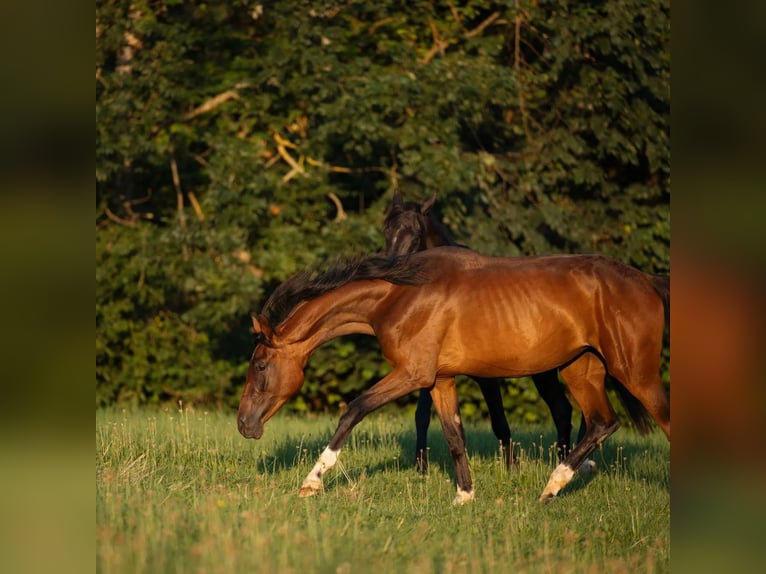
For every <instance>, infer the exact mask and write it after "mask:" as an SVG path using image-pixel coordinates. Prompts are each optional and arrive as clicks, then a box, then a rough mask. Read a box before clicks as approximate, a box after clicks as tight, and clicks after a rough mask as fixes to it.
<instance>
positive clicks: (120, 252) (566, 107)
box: [96, 0, 670, 420]
mask: <svg viewBox="0 0 766 574" xmlns="http://www.w3.org/2000/svg"><path fill="white" fill-rule="evenodd" d="M669 34H670V14H669V2H667V0H660V1H659V2H639V1H638V0H623V1H610V2H603V1H601V2H565V1H540V2H538V1H528V0H516V1H515V2H493V1H490V0H477V1H473V2H458V1H455V2H450V1H444V2H443V1H437V0H433V1H422V0H421V1H415V2H407V3H400V2H395V1H393V0H380V1H377V2H364V1H355V0H345V1H340V2H337V1H326V0H325V1H307V0H283V1H281V2H273V3H272V2H253V1H245V0H236V1H227V2H221V1H218V0H213V1H208V2H197V1H194V2H188V1H183V2H182V1H180V0H165V1H158V2H145V1H137V0H133V1H125V0H112V1H98V2H97V3H96V403H97V405H106V404H112V403H115V402H121V403H135V404H143V403H156V402H163V401H170V400H177V399H184V400H185V401H187V402H189V401H192V402H210V403H217V404H232V403H236V402H237V401H238V398H239V393H240V391H241V388H242V384H243V382H244V372H245V367H246V364H247V359H248V357H249V356H250V353H251V351H252V337H251V334H250V332H249V328H250V320H249V315H250V313H251V312H256V311H258V310H259V309H260V307H261V305H262V304H263V301H264V299H265V296H267V295H268V294H269V293H270V292H271V290H272V289H273V288H274V287H275V286H276V285H277V284H278V283H279V282H280V281H281V280H283V279H285V278H286V277H288V276H289V275H290V274H292V273H293V272H295V271H297V270H299V269H302V268H305V267H307V266H315V265H321V264H322V263H323V262H325V261H327V260H329V259H331V258H334V257H336V256H343V255H352V254H359V253H372V252H375V251H378V250H380V249H381V248H382V246H383V238H382V232H381V228H382V221H383V215H384V210H385V207H386V204H387V203H388V201H390V198H391V193H392V190H393V189H394V188H395V187H397V186H398V187H399V188H400V189H402V190H403V192H404V194H405V197H406V198H407V199H413V200H422V199H424V198H425V197H427V196H430V195H431V194H433V193H434V192H437V193H438V201H437V207H438V208H439V210H440V213H441V215H442V217H443V220H444V221H445V223H446V224H447V226H448V227H449V228H450V230H451V231H452V232H453V234H454V235H455V237H456V238H457V239H458V240H459V241H460V242H462V243H464V244H467V245H470V246H471V247H473V248H474V249H477V250H479V251H482V252H486V253H490V254H506V255H517V254H539V253H549V252H560V251H566V252H600V253H605V254H608V255H611V256H613V257H616V258H618V259H620V260H622V261H625V262H627V263H630V264H632V265H634V266H636V267H638V268H640V269H642V270H645V271H649V272H669V264H670V255H669V246H670V210H669V202H670V151H669V108H670V103H669V102H670V83H669V76H670V55H669ZM387 369H388V367H387V365H386V364H385V362H384V361H383V359H382V357H381V356H380V353H379V350H378V349H377V343H376V342H375V341H374V339H372V338H369V337H346V338H343V339H340V340H336V341H334V342H332V343H329V344H328V345H326V346H325V347H323V348H321V349H320V350H319V351H318V352H317V353H316V354H315V355H314V357H313V358H312V360H311V362H310V363H309V366H308V368H307V377H306V381H307V383H306V386H305V387H304V390H303V392H302V393H301V396H300V397H299V398H297V399H296V400H295V401H292V402H291V403H290V405H291V406H292V408H295V409H312V410H321V409H328V408H329V409H334V408H337V406H338V405H340V404H342V403H343V402H344V401H347V400H349V398H351V397H353V396H355V395H357V394H358V393H359V391H360V390H361V389H362V388H365V387H367V386H369V385H370V384H372V383H373V382H374V381H375V380H377V379H378V378H379V377H380V376H381V374H383V373H385V372H387ZM665 376H666V377H667V374H665ZM461 385H462V386H463V387H464V388H463V389H462V391H461V392H462V397H463V405H464V407H463V408H464V411H465V413H466V414H467V415H471V414H472V413H475V412H477V411H481V409H483V408H484V405H483V403H482V401H481V400H480V399H479V396H480V395H479V392H478V387H477V386H476V385H474V384H472V383H461ZM508 389H509V392H508V393H506V395H507V396H506V399H507V402H508V407H509V408H508V410H509V414H513V415H515V416H516V417H517V418H518V417H525V418H527V419H528V420H534V419H536V418H537V417H538V416H539V413H540V412H541V411H540V404H539V400H538V397H537V394H536V392H535V391H534V387H533V386H532V385H531V383H530V382H529V381H528V380H524V379H523V380H519V381H515V382H513V383H512V384H511V385H510V386H509V387H508Z"/></svg>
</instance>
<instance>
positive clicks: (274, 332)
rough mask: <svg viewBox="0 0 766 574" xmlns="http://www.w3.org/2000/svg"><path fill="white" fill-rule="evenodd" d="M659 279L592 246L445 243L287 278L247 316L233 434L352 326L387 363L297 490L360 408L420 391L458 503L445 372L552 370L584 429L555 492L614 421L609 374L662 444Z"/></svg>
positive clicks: (259, 431) (557, 476)
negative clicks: (250, 344) (531, 250)
mask: <svg viewBox="0 0 766 574" xmlns="http://www.w3.org/2000/svg"><path fill="white" fill-rule="evenodd" d="M668 287H669V283H668V282H667V280H666V279H665V278H656V277H654V276H651V275H647V274H645V273H641V272H640V271H637V270H636V269H633V268H632V267H629V266H627V265H624V264H622V263H619V262H617V261H614V260H612V259H608V258H606V257H602V256H590V255H561V256H549V257H520V258H499V257H486V256H483V255H479V254H478V253H474V252H472V251H470V250H467V249H460V248H455V247H438V248H434V249H428V250H426V251H422V252H420V253H416V254H414V255H409V256H403V257H393V258H380V257H377V258H370V259H366V260H362V261H358V262H356V263H353V264H351V265H348V266H344V267H336V268H331V269H330V270H329V271H326V272H324V273H321V274H319V275H317V276H314V275H313V274H311V273H301V274H298V275H297V276H295V277H293V278H292V279H288V280H287V281H286V282H284V283H283V284H282V285H280V286H279V287H278V288H277V289H276V290H275V291H274V293H273V294H272V295H271V297H270V298H269V299H268V301H267V302H266V304H265V306H264V309H263V312H262V314H261V315H260V316H258V317H254V318H253V328H254V330H255V332H256V336H257V339H258V342H257V344H256V346H255V349H254V351H253V355H252V357H251V359H250V367H249V369H248V373H247V383H246V385H245V389H244V391H243V394H242V400H241V402H240V406H239V412H238V415H237V424H238V427H239V431H240V433H242V435H243V436H245V437H248V438H251V437H252V438H260V437H261V436H262V435H263V427H264V423H265V422H266V421H267V420H269V418H271V417H272V416H273V415H274V413H276V412H277V411H278V410H279V409H280V408H281V407H282V405H284V404H285V402H286V401H287V400H289V399H290V398H291V397H292V396H294V395H295V394H296V393H297V392H298V391H299V390H300V388H301V386H302V385H303V376H304V375H303V369H304V367H305V366H306V362H307V361H308V358H309V356H310V355H311V353H312V352H313V351H314V350H315V349H316V348H317V347H318V346H319V345H321V344H323V343H325V342H326V341H329V340H330V339H333V338H335V337H339V336H342V335H347V334H351V333H362V334H367V335H374V336H375V337H377V339H378V341H379V343H380V347H381V350H382V352H383V354H384V356H385V357H386V359H387V360H388V362H389V363H390V364H391V365H392V367H393V369H392V371H391V372H390V373H389V374H388V375H387V376H386V377H384V378H383V379H381V380H380V381H378V382H377V383H376V384H375V385H373V386H372V387H371V388H369V389H367V390H366V391H364V392H363V393H362V394H361V395H360V396H359V397H357V398H356V399H354V400H353V401H351V402H350V403H349V405H348V408H347V409H346V411H345V412H344V413H343V415H342V416H341V417H340V420H339V422H338V427H337V429H336V431H335V434H334V435H333V437H332V438H331V440H330V443H329V445H328V446H327V448H326V449H325V450H324V452H323V453H322V454H321V456H320V457H319V460H318V461H317V463H316V465H315V466H314V468H313V469H312V470H311V472H310V473H309V474H308V476H306V478H305V479H304V481H303V484H302V485H301V489H300V495H301V496H311V495H313V494H316V493H317V492H319V491H320V490H321V488H322V476H323V475H324V473H325V472H326V471H327V470H329V469H330V468H332V467H333V466H334V465H335V463H336V461H337V457H338V453H339V452H340V449H341V448H342V447H343V445H344V444H345V443H346V440H347V439H348V436H349V434H350V432H351V430H352V429H353V427H354V426H355V425H356V424H357V423H359V421H361V420H362V419H363V418H364V417H365V416H366V415H367V414H369V413H370V412H372V411H374V410H375V409H377V408H379V407H381V406H383V405H385V404H387V403H389V402H391V401H393V400H395V399H397V398H399V397H402V396H404V395H407V394H409V393H411V392H413V391H418V390H420V389H431V396H432V398H433V400H434V406H435V407H436V412H437V413H438V415H439V419H440V421H441V425H442V429H443V431H444V436H445V438H446V439H447V444H448V447H449V450H450V453H451V455H452V458H453V462H454V464H455V476H456V481H457V496H456V499H455V502H457V503H463V502H466V501H469V500H472V499H473V497H474V490H473V484H472V479H471V474H470V470H469V468H468V461H467V458H466V452H465V436H464V433H463V427H462V423H461V420H460V413H459V410H458V399H457V392H456V389H455V376H456V375H459V374H467V375H471V376H479V377H489V378H494V377H520V376H526V375H530V374H534V373H542V372H545V371H548V370H551V369H554V368H557V367H558V368H560V372H561V376H562V378H563V379H564V380H565V381H566V383H567V385H568V386H569V389H570V391H571V393H572V395H573V397H574V398H575V400H576V401H577V403H578V404H579V405H580V408H581V409H582V411H583V416H584V417H585V421H586V424H587V431H586V433H585V437H584V438H583V440H582V441H580V442H579V443H578V444H577V446H576V447H575V448H574V449H572V451H571V452H570V453H569V454H568V455H567V457H566V458H565V459H564V461H563V462H562V463H560V464H559V465H558V467H556V469H555V470H554V471H553V473H552V474H551V477H550V480H549V481H548V484H547V485H546V486H545V489H544V490H543V492H542V495H541V497H540V498H541V500H546V499H549V498H552V497H554V496H556V494H557V493H558V492H559V490H561V489H562V488H563V487H565V486H566V485H567V484H568V483H569V481H570V480H571V479H572V476H573V475H574V472H575V470H576V469H577V468H579V467H580V465H581V464H582V463H583V461H584V460H585V459H586V458H587V456H588V455H589V454H590V453H591V452H592V451H593V450H594V449H595V448H596V446H597V445H599V444H600V443H601V442H603V441H604V439H606V438H607V437H608V436H610V435H611V434H612V433H614V432H615V431H616V430H617V428H618V427H619V421H618V419H617V416H616V415H615V413H614V410H613V409H612V406H611V404H610V403H609V399H608V397H607V394H606V390H605V388H604V378H605V375H606V373H607V372H608V373H609V374H611V375H613V376H614V377H615V378H616V379H617V380H619V381H620V382H621V383H622V384H623V385H625V387H626V388H627V390H628V391H629V392H630V393H631V394H632V395H633V396H635V397H636V398H637V399H638V400H639V401H641V403H642V404H643V406H644V407H645V408H646V409H647V411H648V412H649V413H650V414H651V415H652V417H653V418H654V419H655V420H656V421H657V423H658V424H659V425H660V427H661V428H662V430H663V431H664V432H665V434H666V436H667V437H668V440H670V406H669V403H668V398H667V395H666V393H665V390H664V388H663V386H662V382H661V381H660V375H659V367H660V352H661V349H662V337H663V329H664V324H665V315H664V309H665V307H666V306H667V305H669V294H670V293H669V289H668ZM488 324H491V325H493V327H494V328H493V329H492V330H491V331H490V330H488V329H487V328H486V326H487V325H488Z"/></svg>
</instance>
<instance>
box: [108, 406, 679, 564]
mask: <svg viewBox="0 0 766 574" xmlns="http://www.w3.org/2000/svg"><path fill="white" fill-rule="evenodd" d="M336 422H337V417H330V416H310V417H309V416H306V417H297V416H287V415H285V416H282V415H278V416H277V417H275V418H274V419H273V420H272V421H270V422H269V423H267V425H266V432H265V434H264V437H263V439H261V440H260V441H253V440H245V439H244V438H242V437H241V436H240V435H239V433H238V432H237V430H236V425H235V416H234V413H233V412H232V413H215V412H210V413H208V412H203V411H200V410H196V411H190V410H183V411H180V410H178V409H176V410H167V411H137V412H124V411H119V412H118V411H99V412H97V413H96V566H97V571H98V572H103V573H112V572H151V573H155V572H179V573H190V572H205V573H207V572H225V573H227V574H231V573H235V572H264V573H266V572H268V573H280V574H281V573H290V572H294V573H301V574H308V573H312V572H319V573H325V572H327V573H356V572H360V573H366V572H376V573H377V572H396V573H398V574H405V573H409V572H413V573H414V572H417V573H430V572H445V573H446V572H466V573H479V572H481V573H490V572H518V573H523V572H551V573H556V574H561V573H566V572H610V573H612V572H629V573H631V574H632V573H635V572H667V571H669V562H670V492H669V482H670V476H669V475H670V447H669V444H668V443H667V441H666V440H665V437H664V435H663V434H662V433H661V432H660V431H659V430H657V431H655V432H654V433H653V434H651V435H649V436H644V437H642V436H640V435H638V434H636V433H634V432H633V431H631V430H629V429H621V430H619V431H618V432H617V433H616V434H615V435H613V436H612V437H611V438H610V439H609V440H608V441H607V443H606V444H605V445H604V447H603V449H601V450H599V451H596V452H595V453H594V455H593V457H592V458H593V460H594V461H595V462H596V463H597V464H598V469H599V470H598V472H596V473H594V474H592V475H590V476H589V477H582V476H576V477H575V480H574V481H573V482H572V484H571V485H570V486H569V487H567V488H566V489H565V490H564V491H562V493H561V494H560V495H559V497H558V499H557V500H555V501H553V502H552V503H549V504H541V503H539V502H538V501H537V498H538V496H539V495H540V492H541V491H542V489H543V487H544V485H545V483H546V481H547V479H548V475H549V474H550V472H551V470H552V469H553V467H554V466H555V461H554V459H555V456H554V451H553V449H552V447H551V443H552V441H553V433H552V432H551V430H552V425H551V429H548V428H525V429H517V430H516V431H515V435H514V441H515V442H516V443H517V444H516V445H515V450H516V453H517V455H518V456H519V457H520V465H519V468H518V469H517V470H514V471H511V472H510V473H509V472H507V471H506V470H505V469H504V468H503V466H502V464H501V461H500V458H499V453H498V452H497V447H496V442H495V439H494V436H493V435H492V433H491V431H490V429H489V425H488V423H487V424H476V425H467V427H466V436H467V441H468V450H469V456H470V462H471V469H472V473H473V477H474V481H475V488H476V500H475V501H474V502H472V503H470V504H467V505H465V506H461V507H454V506H452V504H451V501H452V498H453V497H454V494H455V486H454V480H453V477H452V461H451V459H450V457H449V454H448V452H447V450H446V445H445V444H444V439H443V437H442V435H441V433H440V431H439V423H438V421H437V420H436V419H434V422H433V423H432V425H431V429H432V430H431V435H430V444H431V452H430V459H431V468H430V471H429V474H428V475H427V476H425V477H424V476H420V475H419V474H418V473H417V472H416V471H415V469H414V468H413V465H412V458H413V450H414V440H415V436H414V426H413V423H412V419H411V417H409V416H408V417H405V416H403V415H402V414H401V413H400V411H398V410H396V409H395V408H394V407H390V408H389V407H387V408H384V409H382V410H381V411H379V412H376V413H373V414H372V415H370V416H369V417H367V419H365V420H364V421H363V422H362V423H361V424H360V425H359V426H358V427H357V428H356V429H355V430H354V432H353V433H352V435H351V438H350V439H349V442H348V444H347V445H346V448H345V449H344V450H343V452H342V453H341V457H340V464H339V465H338V466H336V467H335V468H334V469H333V470H331V471H330V472H328V474H327V475H326V477H325V480H324V486H325V491H324V492H323V493H322V494H320V495H319V496H316V497H314V498H309V499H300V498H298V497H297V492H298V488H299V486H300V483H301V481H302V480H303V478H304V476H305V475H306V474H307V473H308V471H309V470H310V469H311V467H312V465H313V464H314V462H315V459H316V457H317V456H318V455H319V453H320V452H321V451H322V449H323V448H324V447H325V445H326V443H327V442H328V440H329V438H330V436H331V434H332V431H333V430H334V428H335V424H336Z"/></svg>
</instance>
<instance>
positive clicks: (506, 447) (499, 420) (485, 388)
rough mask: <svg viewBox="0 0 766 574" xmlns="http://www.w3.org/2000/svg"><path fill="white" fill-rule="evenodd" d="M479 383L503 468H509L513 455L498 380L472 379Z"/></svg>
mask: <svg viewBox="0 0 766 574" xmlns="http://www.w3.org/2000/svg"><path fill="white" fill-rule="evenodd" d="M474 378H475V380H476V382H477V383H479V388H480V389H481V393H482V394H483V395H484V400H485V401H486V402H487V408H488V409H489V420H490V422H491V423H492V432H494V433H495V436H496V437H497V440H498V441H499V442H500V450H501V452H502V453H503V460H504V461H505V467H506V468H510V467H511V461H512V460H513V453H512V451H511V428H510V427H509V426H508V419H506V418H505V409H503V397H502V396H501V395H500V379H484V378H480V377H474Z"/></svg>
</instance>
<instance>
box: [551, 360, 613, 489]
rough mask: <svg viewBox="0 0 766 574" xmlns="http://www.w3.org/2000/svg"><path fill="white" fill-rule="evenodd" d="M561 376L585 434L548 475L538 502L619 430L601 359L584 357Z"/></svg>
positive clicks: (563, 482) (564, 483) (563, 484)
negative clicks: (607, 394)
mask: <svg viewBox="0 0 766 574" xmlns="http://www.w3.org/2000/svg"><path fill="white" fill-rule="evenodd" d="M561 376H562V377H563V378H564V380H565V381H566V383H567V385H568V386H569V390H570V391H571V392H572V395H573V396H574V398H575V400H576V401H577V402H578V404H579V405H580V408H582V411H583V417H584V418H585V425H586V431H585V436H584V437H583V439H582V440H581V441H580V442H578V443H577V446H576V447H575V448H574V449H573V450H572V452H570V453H569V454H568V455H567V457H566V458H565V459H564V460H563V461H562V462H561V463H560V464H559V465H558V466H557V467H556V469H555V470H554V471H553V472H552V473H551V476H550V479H549V480H548V484H546V485H545V488H544V489H543V493H542V494H541V495H540V500H541V501H547V500H550V499H552V498H553V497H555V496H556V495H557V494H558V492H559V491H560V490H561V489H562V488H564V487H565V486H566V485H567V484H569V482H570V481H571V480H572V477H573V476H574V473H575V470H577V469H579V468H580V466H581V465H582V464H583V463H584V462H585V461H586V460H587V458H588V455H589V454H590V453H592V452H593V451H594V450H595V448H596V447H597V446H598V445H600V444H601V443H602V442H604V440H605V439H606V438H607V437H608V436H609V435H611V434H612V433H614V431H616V430H617V429H618V428H619V426H620V421H619V420H618V419H617V415H616V414H615V412H614V410H613V409H612V405H611V404H610V403H609V399H608V398H607V396H606V389H605V387H604V380H605V376H606V369H605V368H604V365H603V363H602V362H601V359H599V358H598V357H596V356H595V355H593V354H591V353H585V354H584V355H582V356H581V357H579V358H578V359H577V360H575V361H574V362H573V363H571V364H569V365H567V366H566V367H565V368H563V369H561Z"/></svg>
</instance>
